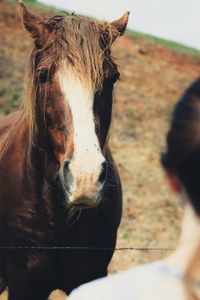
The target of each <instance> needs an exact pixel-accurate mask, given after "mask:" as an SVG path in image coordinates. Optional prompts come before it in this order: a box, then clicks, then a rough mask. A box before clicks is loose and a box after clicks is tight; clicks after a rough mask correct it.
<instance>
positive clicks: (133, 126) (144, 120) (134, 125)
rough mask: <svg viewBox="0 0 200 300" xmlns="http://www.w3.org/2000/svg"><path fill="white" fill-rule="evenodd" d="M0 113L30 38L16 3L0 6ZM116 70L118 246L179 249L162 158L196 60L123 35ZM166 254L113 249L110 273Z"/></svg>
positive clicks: (7, 107)
mask: <svg viewBox="0 0 200 300" xmlns="http://www.w3.org/2000/svg"><path fill="white" fill-rule="evenodd" d="M0 40H1V44H0V116H3V115H4V114H7V113H9V112H11V111H13V110H15V109H16V108H17V107H18V105H19V101H20V98H21V93H22V86H23V78H24V70H25V64H26V62H27V57H28V53H29V51H30V49H31V42H32V41H31V39H30V38H29V36H28V34H27V33H26V32H25V31H24V30H23V29H22V27H21V25H20V20H19V14H18V7H17V5H16V4H13V3H8V2H4V1H0ZM113 54H114V57H116V58H117V63H118V64H119V66H120V70H121V80H120V82H119V83H118V84H117V86H116V90H115V96H116V97H115V98H116V100H115V104H114V112H113V125H112V131H111V134H110V144H111V148H112V150H113V154H114V157H115V160H116V162H117V165H118V167H119V170H120V174H121V178H122V182H123V192H124V210H123V219H122V223H121V227H120V230H119V236H118V244H117V246H118V247H164V248H165V247H167V248H173V247H175V245H176V242H177V238H178V234H179V226H180V220H181V209H180V208H179V206H178V199H176V198H175V197H174V196H173V195H171V193H170V192H169V190H168V188H167V186H166V184H165V180H164V176H163V173H162V169H161V167H160V165H159V155H160V152H161V151H162V150H163V148H164V136H165V133H166V131H167V128H168V121H169V118H170V114H171V111H172V107H173V105H174V103H175V102H176V99H177V98H178V97H179V96H180V95H181V93H182V92H183V90H184V89H185V88H186V87H187V85H188V84H189V83H190V82H192V81H193V80H194V79H195V78H196V77H197V76H199V74H200V56H198V55H196V56H192V55H188V54H186V53H181V52H180V51H174V50H171V49H170V48H168V47H165V46H163V45H161V44H159V41H158V42H157V43H155V42H152V41H151V40H150V39H148V38H145V36H140V35H137V36H136V35H133V36H131V35H127V36H124V37H122V38H120V39H119V40H118V41H117V42H116V43H115V44H114V46H113ZM166 254H168V252H167V253H166V252H165V251H148V252H147V251H121V252H120V251H117V252H116V254H115V256H114V258H113V262H112V263H111V266H110V270H111V272H115V271H117V270H122V269H125V268H127V267H130V266H133V265H135V264H138V263H143V262H148V261H151V260H154V259H158V258H160V257H163V256H165V255H166Z"/></svg>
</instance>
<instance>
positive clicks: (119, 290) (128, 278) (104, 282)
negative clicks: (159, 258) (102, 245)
mask: <svg viewBox="0 0 200 300" xmlns="http://www.w3.org/2000/svg"><path fill="white" fill-rule="evenodd" d="M154 268H156V264H155V263H153V264H146V265H142V266H137V267H134V268H132V269H129V270H127V271H123V272H119V273H116V274H114V275H110V276H108V277H104V278H101V279H97V280H94V281H92V282H90V283H87V284H84V285H82V286H81V287H79V288H78V289H76V290H74V291H73V292H72V293H71V295H70V297H69V299H70V300H76V299H80V300H85V299H87V300H88V299H95V300H100V299H101V300H102V299H104V300H110V299H115V300H118V299H126V300H129V299H137V295H136V291H137V282H138V275H139V274H140V276H142V274H145V277H146V276H148V273H149V272H148V271H152V269H154Z"/></svg>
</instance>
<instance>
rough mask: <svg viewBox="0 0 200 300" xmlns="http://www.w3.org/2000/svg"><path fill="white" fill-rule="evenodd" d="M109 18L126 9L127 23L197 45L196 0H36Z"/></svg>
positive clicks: (199, 10) (199, 18)
mask: <svg viewBox="0 0 200 300" xmlns="http://www.w3.org/2000/svg"><path fill="white" fill-rule="evenodd" d="M40 2H43V3H46V4H49V5H54V6H57V7H58V8H61V9H66V10H67V9H68V10H71V11H75V12H76V13H80V14H85V15H89V16H94V17H97V18H99V19H105V20H108V21H113V20H115V19H118V18H119V17H121V16H122V15H123V13H124V12H126V11H127V10H128V11H130V12H131V14H130V18H129V24H128V27H129V28H130V29H133V30H136V31H141V32H144V33H149V34H152V35H155V36H158V37H162V38H164V39H169V40H172V41H176V42H180V43H182V44H185V45H188V46H190V47H193V48H197V49H200V0H40Z"/></svg>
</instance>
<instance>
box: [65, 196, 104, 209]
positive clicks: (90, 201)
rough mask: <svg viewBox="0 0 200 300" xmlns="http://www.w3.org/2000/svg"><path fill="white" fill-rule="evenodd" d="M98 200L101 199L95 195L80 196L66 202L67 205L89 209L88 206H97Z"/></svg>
mask: <svg viewBox="0 0 200 300" xmlns="http://www.w3.org/2000/svg"><path fill="white" fill-rule="evenodd" d="M100 201H101V197H100V196H99V197H96V198H88V197H80V198H78V199H75V200H73V201H71V200H70V199H69V201H68V204H69V206H71V207H74V208H78V209H89V208H94V207H96V206H98V204H99V203H100Z"/></svg>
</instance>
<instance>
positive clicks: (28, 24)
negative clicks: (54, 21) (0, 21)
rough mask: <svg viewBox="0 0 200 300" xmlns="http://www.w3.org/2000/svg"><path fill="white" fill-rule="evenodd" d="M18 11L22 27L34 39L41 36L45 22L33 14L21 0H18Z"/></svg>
mask: <svg viewBox="0 0 200 300" xmlns="http://www.w3.org/2000/svg"><path fill="white" fill-rule="evenodd" d="M19 5H20V13H21V18H22V22H23V24H24V27H25V28H26V30H27V31H28V32H30V34H31V36H32V37H33V38H34V39H38V38H40V37H41V35H42V32H43V31H44V29H45V27H46V25H47V23H46V22H45V21H44V20H43V19H42V18H41V17H39V16H37V15H35V14H33V13H32V12H31V11H30V10H29V9H28V8H27V7H26V5H25V4H24V2H23V0H19Z"/></svg>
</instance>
